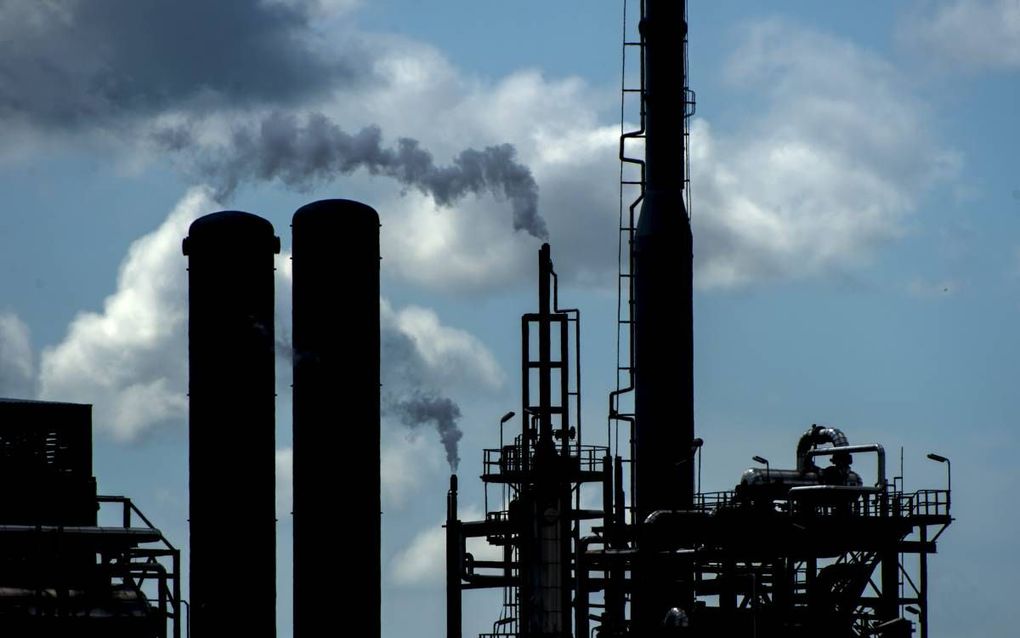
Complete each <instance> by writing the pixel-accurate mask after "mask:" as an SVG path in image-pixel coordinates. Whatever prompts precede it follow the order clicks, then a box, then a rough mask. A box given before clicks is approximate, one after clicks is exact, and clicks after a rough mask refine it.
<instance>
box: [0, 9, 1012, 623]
mask: <svg viewBox="0 0 1020 638" xmlns="http://www.w3.org/2000/svg"><path fill="white" fill-rule="evenodd" d="M709 4H710V3H695V4H694V6H692V7H691V8H690V25H691V35H690V55H691V60H690V66H691V85H692V88H694V89H695V90H696V91H697V96H698V106H697V115H696V117H695V118H694V120H693V123H692V149H691V159H692V168H691V170H692V179H693V200H694V204H693V221H694V230H695V262H696V275H695V278H696V283H697V293H696V299H695V319H696V336H695V342H696V392H697V396H696V401H697V404H696V416H697V430H698V434H699V436H702V437H703V438H704V439H705V441H706V444H705V448H704V487H705V489H706V490H721V489H728V488H731V487H732V486H733V484H735V483H736V481H737V480H738V478H739V475H740V472H741V471H742V470H743V469H744V468H745V467H746V466H748V465H749V464H750V457H751V456H753V455H756V454H758V455H762V456H765V457H767V458H769V459H770V460H771V461H772V463H773V465H774V466H776V467H786V466H792V464H793V460H794V459H793V452H794V446H795V444H796V440H797V437H798V436H799V434H800V433H801V432H802V431H803V430H805V429H806V428H807V426H809V425H810V424H811V423H815V422H818V423H825V424H829V425H835V426H838V427H841V428H842V429H843V430H844V431H845V432H846V433H847V435H848V437H849V438H850V440H851V442H852V443H863V442H871V441H877V442H880V443H883V444H884V445H885V446H886V448H887V449H889V450H892V451H893V456H897V457H898V455H897V454H896V453H897V452H898V451H899V449H900V447H901V446H902V447H903V450H904V474H905V482H906V486H907V488H908V489H917V488H922V487H941V486H943V484H944V480H945V476H944V473H943V472H944V467H942V466H939V465H936V464H934V463H931V462H930V461H927V460H925V458H924V455H925V453H927V452H929V451H935V452H939V453H942V454H944V455H947V456H949V457H950V458H951V459H952V460H953V463H954V465H955V467H956V475H955V477H954V479H955V480H954V487H955V491H954V514H955V515H956V516H957V517H958V521H957V523H956V524H954V526H953V527H952V528H951V529H950V530H949V532H947V534H946V535H945V536H944V537H943V538H942V540H941V541H940V545H939V554H938V555H937V556H936V557H935V558H934V559H933V561H932V563H931V564H932V575H933V582H932V586H931V602H932V614H931V617H932V624H933V631H932V634H931V635H932V636H971V635H989V636H995V635H1010V634H1011V633H1012V630H1013V629H1014V628H1015V626H1016V624H1017V622H1018V621H1020V617H1018V614H1017V606H1016V605H1015V604H1014V603H1013V601H1012V596H1011V593H1012V592H1014V591H1016V588H1017V586H1018V585H1020V582H1018V580H1017V576H1016V574H1018V573H1020V554H1017V553H1016V552H1015V551H1014V545H1015V539H1016V537H1017V535H1018V534H1020V516H1018V514H1017V511H1016V507H1015V504H1016V502H1017V496H1016V493H1015V485H1016V483H1017V481H1018V480H1020V471H1018V470H1017V467H1016V466H1017V460H1016V458H1015V452H1014V450H1016V449H1017V448H1018V447H1020V435H1018V428H1017V425H1016V418H1017V416H1016V415H1017V414H1018V412H1020V410H1018V409H1017V408H1018V407H1020V406H1018V404H1020V401H1018V399H1017V398H1016V392H1015V390H1014V387H1015V380H1016V379H1017V378H1018V377H1020V375H1018V372H1020V364H1018V363H1017V362H1018V361H1020V337H1018V335H1017V331H1016V326H1017V325H1018V321H1017V319H1018V315H1020V222H1018V218H1020V174H1018V166H1020V162H1018V159H1020V151H1018V148H1020V125H1018V124H1017V123H1016V112H1017V108H1018V106H1020V3H1018V2H1016V0H971V1H960V0H950V1H946V2H928V1H920V0H918V1H904V2H901V3H895V4H893V3H885V4H882V5H881V6H879V5H878V4H877V3H876V4H874V5H869V6H868V7H867V8H866V9H861V8H859V3H849V2H847V3H839V4H837V3H816V2H808V1H794V0H784V1H781V2H774V3H770V5H769V6H768V8H763V7H761V6H759V4H757V3H741V2H729V3H711V4H712V6H711V7H709ZM621 18H622V7H621V6H620V3H619V2H597V3H596V2H591V1H590V0H588V1H584V0H557V1H556V2H538V1H537V0H529V1H524V2H512V3H484V2H483V3H479V2H468V1H467V0H447V1H445V2H442V3H438V4H437V3H426V2H422V1H421V0H372V1H371V2H368V1H367V0H262V1H256V0H218V1H217V2H208V1H205V0H177V1H176V2H167V1H164V0H99V1H89V2H86V1H84V0H0V130H2V131H3V144H2V145H0V189H2V192H3V195H4V205H3V213H2V214H0V265H2V267H0V289H2V290H3V291H4V296H3V300H2V302H0V395H7V396H16V397H40V398H45V399H55V400H66V401H80V402H87V403H92V404H93V405H94V406H95V407H94V419H95V429H96V451H95V455H96V474H97V477H98V479H99V484H100V489H101V491H103V492H105V493H123V494H128V495H130V496H131V497H132V498H134V499H135V500H136V501H137V502H138V503H139V505H140V506H141V507H142V509H143V510H144V511H146V512H147V513H148V514H149V515H150V517H151V518H152V519H153V520H154V521H155V522H157V524H159V525H160V526H161V527H162V528H163V529H164V531H165V532H166V533H167V534H168V535H169V537H170V538H171V540H172V541H174V542H175V543H176V544H177V545H178V546H181V547H185V546H186V544H187V527H186V519H187V492H186V480H187V477H186V467H187V458H186V450H187V441H186V434H187V427H186V420H185V414H186V407H187V404H186V399H185V392H186V385H187V379H186V370H187V362H186V334H185V332H186V317H187V307H186V287H185V285H184V283H185V260H184V257H183V256H182V255H181V254H180V240H181V238H182V237H183V236H184V235H185V234H186V229H187V226H188V224H189V223H190V222H191V221H192V220H193V219H194V218H195V217H196V216H199V215H202V214H205V213H208V212H213V211H215V210H220V209H223V208H227V207H229V208H238V209H242V210H248V211H251V212H254V213H257V214H260V215H263V216H265V217H266V218H268V219H270V220H271V221H272V222H273V223H274V225H275V227H276V229H277V233H278V234H279V235H281V238H282V240H283V246H284V254H283V255H281V256H280V258H279V261H278V280H277V289H278V297H279V302H278V325H279V327H280V331H281V336H283V337H285V336H286V330H287V325H288V323H289V319H288V318H289V301H288V299H289V286H290V282H289V262H288V260H287V251H288V249H289V241H290V237H289V232H288V224H289V218H290V215H291V214H292V213H293V211H294V210H295V209H296V208H298V207H299V206H301V205H302V204H304V203H307V202H309V201H312V200H314V199H319V198H324V197H348V198H354V199H360V200H363V201H365V202H367V203H369V204H371V205H372V206H374V207H375V208H376V209H378V210H379V212H380V214H381V218H382V223H383V229H382V233H383V234H382V242H383V246H382V249H383V256H384V260H383V299H382V301H381V303H382V316H383V344H384V350H383V355H384V362H383V365H384V371H383V376H384V382H385V383H386V389H387V390H386V391H387V401H388V402H389V404H388V405H390V409H388V411H387V414H388V416H387V418H386V420H385V422H384V424H383V434H382V443H383V458H382V471H383V488H384V493H383V505H384V510H385V514H384V518H383V525H384V527H383V537H384V538H383V555H382V564H383V574H384V582H383V595H384V598H383V600H384V611H383V613H384V619H383V628H384V634H385V635H386V636H387V637H390V638H396V637H397V636H402V635H408V634H409V633H411V632H412V631H413V633H414V635H419V636H425V637H429V636H441V635H442V634H443V631H444V620H443V617H442V614H441V612H437V611H436V610H441V609H442V598H443V591H442V577H441V573H440V572H441V565H442V556H441V551H442V535H441V530H440V528H439V525H440V522H441V519H442V518H443V512H444V507H443V500H444V493H445V486H446V484H447V477H448V474H449V465H448V460H450V459H453V458H456V457H457V456H459V457H460V473H461V475H462V476H464V477H472V476H477V475H478V473H479V469H480V452H479V450H480V448H481V447H483V446H486V445H487V446H490V447H493V446H495V444H496V440H497V439H496V437H497V436H498V429H497V427H496V426H497V424H498V419H499V417H500V416H501V415H502V414H503V413H505V412H506V411H507V410H509V409H513V408H514V407H515V406H516V405H518V403H519V401H518V399H517V388H518V386H519V382H518V373H517V366H518V362H519V359H518V343H517V342H518V334H517V332H518V329H517V326H519V323H518V321H519V320H518V316H519V315H520V314H521V313H522V312H526V311H529V310H531V309H532V308H533V306H534V304H535V301H534V295H533V281H532V280H533V277H534V263H535V254H536V250H537V248H538V246H539V244H540V242H541V240H542V239H544V238H548V239H549V241H550V242H551V244H552V247H553V257H554V260H555V262H556V266H557V271H558V272H559V273H560V274H561V282H562V286H563V289H562V291H561V295H562V298H563V299H564V300H568V301H569V303H570V305H576V306H579V307H580V308H581V309H582V312H583V321H584V326H585V329H584V343H583V349H584V351H583V354H584V361H585V362H586V366H585V369H584V379H585V386H584V388H583V390H584V393H585V403H584V405H585V419H586V420H585V424H586V431H587V432H590V433H593V436H595V437H596V439H595V440H593V441H592V442H600V441H599V440H598V438H597V437H598V436H599V434H598V433H602V432H604V431H605V404H606V398H605V397H606V392H607V391H608V389H609V388H610V387H611V385H612V383H613V369H614V366H615V333H614V321H615V312H616V299H615V268H616V233H615V224H616V223H617V222H616V216H617V207H618V203H619V195H618V191H617V185H616V180H617V175H618V165H617V162H616V160H615V157H616V145H617V136H618V134H619V128H620V122H619V83H620V38H621V35H620V34H621ZM337 285H338V290H339V292H338V297H340V298H342V289H343V282H338V284H337ZM278 378H279V386H280V387H279V396H280V399H279V403H278V424H279V425H278V434H277V440H278V443H277V444H278V448H279V452H278V455H277V458H278V479H279V480H278V486H279V487H278V509H279V520H280V524H279V536H280V545H279V550H278V554H279V559H280V565H281V569H280V574H281V575H280V578H281V580H280V588H279V599H280V603H281V604H280V613H279V619H280V620H279V622H280V632H279V635H280V636H284V637H285V636H289V635H290V593H289V588H290V582H289V571H288V570H289V552H290V543H289V540H288V536H289V533H290V523H289V520H288V512H289V511H290V509H289V498H290V497H289V483H288V476H289V462H290V454H289V440H290V417H289V414H290V401H289V383H290V375H289V371H288V370H287V369H286V364H285V363H284V362H283V360H282V359H281V362H280V364H279V371H278ZM414 399H426V401H425V403H426V404H427V407H428V408H430V409H431V410H432V412H430V413H429V414H427V415H425V416H427V417H428V418H425V419H424V420H425V422H424V423H418V422H417V421H419V420H421V418H420V417H422V415H421V414H420V411H418V412H416V411H414V410H411V409H409V408H408V407H407V406H408V401H412V400H414ZM454 427H455V428H459V429H460V430H461V431H462V432H463V438H460V439H459V440H458V439H457V437H456V436H455V435H451V429H450V428H454ZM437 429H438V430H440V431H439V432H437ZM441 434H443V435H444V436H441ZM444 444H445V446H444ZM454 445H456V446H459V447H458V448H457V449H453V448H452V446H454ZM893 467H894V468H895V469H896V470H898V469H899V464H898V462H896V463H893ZM462 485H464V490H463V492H462V502H463V503H464V504H465V509H466V510H468V511H473V512H475V513H476V514H478V515H480V513H481V507H482V493H481V490H480V486H479V485H478V484H477V483H475V482H474V481H471V480H464V481H463V482H462ZM475 600H476V601H477V603H476V604H471V605H468V606H467V608H468V609H469V610H470V611H469V618H468V621H467V624H466V627H465V629H466V631H468V632H471V631H480V630H484V629H485V628H486V626H487V625H488V624H489V623H491V622H492V620H494V619H495V618H496V617H497V616H498V611H499V609H498V601H497V600H496V599H495V598H492V597H488V598H487V597H485V596H479V597H478V598H476V599H475Z"/></svg>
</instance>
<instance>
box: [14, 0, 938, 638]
mask: <svg viewBox="0 0 1020 638" xmlns="http://www.w3.org/2000/svg"><path fill="white" fill-rule="evenodd" d="M625 23H626V18H625ZM626 24H629V31H628V30H627V27H626V26H625V31H626V33H625V37H624V42H623V51H624V68H625V69H626V68H627V64H628V62H627V61H628V60H629V61H630V62H629V63H630V64H631V65H633V68H634V69H636V72H635V73H633V74H630V75H628V74H627V73H624V76H625V78H630V79H631V80H633V82H632V83H631V84H627V83H626V80H625V85H624V87H623V92H622V95H623V100H624V101H625V102H626V101H628V100H629V101H630V103H631V104H633V105H634V107H635V109H634V111H635V112H636V113H638V114H639V118H638V119H639V121H638V122H636V127H635V128H634V129H633V130H628V131H625V132H623V133H622V134H621V137H620V142H619V160H620V162H621V165H622V169H621V173H620V175H621V178H620V192H621V201H622V202H623V203H622V205H621V207H620V219H619V226H618V230H619V237H618V239H619V246H620V259H619V273H618V277H617V282H616V283H617V284H618V294H619V299H620V303H619V313H618V316H617V318H616V319H617V330H618V332H617V337H618V342H619V346H620V348H619V353H620V354H619V356H618V359H619V360H618V361H617V366H616V368H617V369H616V371H615V372H616V378H617V387H616V388H615V390H613V391H612V392H611V393H610V394H609V396H607V397H605V399H604V404H605V405H607V407H608V410H607V415H608V418H607V420H606V422H605V424H604V427H603V424H602V423H599V424H598V425H597V426H592V425H591V424H584V427H582V419H581V412H582V389H583V388H582V384H581V374H582V370H583V367H582V363H581V357H580V352H581V344H580V341H581V334H582V333H581V312H580V310H579V309H577V308H572V307H569V302H567V301H566V299H567V298H568V297H569V293H567V292H565V291H561V289H560V285H559V276H558V275H559V273H558V272H557V270H556V267H555V265H554V264H555V246H552V245H550V244H549V243H544V244H542V246H541V248H540V250H539V252H538V259H537V273H538V277H537V297H538V303H537V307H536V308H534V309H532V310H529V311H528V312H525V313H524V314H523V315H522V316H521V321H520V328H521V333H520V338H521V342H520V343H521V353H520V384H521V397H520V403H519V405H513V406H501V407H502V408H503V409H502V410H500V412H504V411H505V413H506V415H505V417H504V418H503V419H502V420H501V422H500V439H499V441H498V445H497V446H494V447H492V448H489V449H485V450H483V451H482V474H481V476H480V480H481V484H482V491H483V494H484V502H485V508H484V516H483V517H482V518H481V519H479V520H468V519H464V518H461V517H462V515H463V511H462V509H461V504H460V496H461V493H462V490H463V489H464V488H465V487H466V484H467V481H466V480H462V479H461V478H460V477H458V476H457V475H456V474H453V475H451V476H450V478H449V486H448V493H447V502H446V513H445V516H446V519H445V586H446V592H445V593H446V614H445V625H446V636H447V638H465V636H464V633H465V632H464V628H463V618H464V615H465V604H466V601H470V600H471V597H472V596H473V595H475V591H476V590H494V591H495V592H498V594H499V595H500V596H501V600H502V608H501V611H500V613H499V615H498V616H497V617H494V618H493V619H492V625H491V631H487V632H485V633H483V634H481V636H480V638H572V637H573V638H589V637H592V636H594V637H600V638H627V637H633V638H652V637H664V636H677V637H682V636H692V637H693V636H747V637H749V638H751V637H754V638H757V637H762V638H770V637H775V638H779V637H789V638H800V637H803V638H807V637H809V636H812V637H813V636H831V637H834V638H857V637H865V636H879V637H882V636H884V637H890V638H907V637H909V636H911V635H914V634H917V635H918V636H920V637H921V638H927V637H928V636H929V635H931V634H932V632H931V630H930V627H929V624H930V623H929V609H930V608H929V602H928V590H929V583H930V580H931V578H930V576H929V558H930V556H931V555H932V554H934V553H935V551H936V547H937V545H936V544H937V542H938V541H939V540H940V539H941V537H942V534H943V532H944V531H945V530H946V529H947V528H948V526H949V525H950V524H951V523H952V521H953V518H952V516H951V510H950V504H951V492H950V486H949V485H947V486H946V488H945V489H940V488H939V489H936V488H930V489H929V488H925V489H917V490H913V491H906V490H905V489H904V487H903V483H902V476H896V475H893V471H894V470H892V469H891V466H892V462H891V461H890V459H889V458H887V452H886V449H885V448H884V447H883V445H882V443H881V442H877V441H867V440H857V439H855V438H854V432H853V431H852V428H849V427H847V428H845V429H844V426H843V425H841V424H830V423H823V424H818V423H803V424H796V425H795V426H791V431H790V435H789V452H790V454H789V459H790V460H789V462H788V464H784V462H781V461H778V460H777V461H776V466H775V467H774V466H773V464H772V461H770V460H769V459H766V458H763V457H760V456H756V457H754V461H755V462H756V464H757V465H756V466H755V467H751V468H749V469H747V470H746V471H745V472H744V473H743V474H742V475H741V476H734V477H733V480H732V482H731V483H730V484H727V485H721V486H717V487H716V488H715V489H712V490H706V489H704V488H703V486H702V484H701V471H700V468H701V449H702V447H703V446H704V445H707V444H709V443H710V442H712V441H713V440H717V439H719V438H721V437H722V436H723V433H720V432H714V431H708V430H700V429H699V428H697V427H696V424H695V416H694V415H695V410H694V397H695V392H694V346H693V343H694V289H693V276H694V274H693V255H694V251H695V250H696V246H697V238H696V237H694V236H693V234H692V227H691V223H690V209H691V199H690V191H691V188H690V186H691V181H690V180H691V178H690V158H689V155H690V153H689V148H690V144H689V138H690V130H689V122H690V118H691V117H692V116H693V114H694V110H695V106H696V100H695V94H694V91H692V90H691V88H690V87H689V86H688V81H687V78H688V58H687V29H688V25H687V14H686V3H684V2H678V1H674V0H642V1H641V2H640V9H639V15H638V16H636V17H633V16H632V17H631V18H630V22H629V23H626ZM291 237H292V242H291V246H292V256H291V260H292V261H291V266H292V273H293V274H292V276H293V288H292V295H293V296H292V304H291V307H292V330H293V335H292V336H293V339H292V344H291V351H290V352H289V356H290V359H291V361H292V365H293V468H294V469H293V512H292V514H293V539H294V540H293V546H294V553H293V574H294V576H293V628H294V629H293V632H294V636H296V637H297V638H309V637H310V636H313V635H323V633H324V632H323V628H324V627H336V626H337V614H338V612H337V610H336V604H337V594H336V592H335V591H332V590H331V588H330V587H329V586H326V585H324V583H323V578H324V574H325V575H329V576H330V577H336V575H343V574H356V575H357V577H356V583H357V586H356V587H351V588H350V589H351V590H352V591H349V592H345V593H344V600H343V603H344V605H345V606H347V608H350V609H354V610H357V612H358V614H359V615H360V618H361V619H360V621H359V625H358V626H359V629H358V631H360V632H364V633H365V634H366V635H367V636H368V637H369V638H378V637H379V636H380V635H381V622H380V614H381V582H382V577H383V576H382V570H381V567H380V553H381V497H380V493H381V487H380V466H379V457H380V419H381V414H380V398H381V397H380V367H381V363H380V310H379V300H380V277H379V270H380V258H381V257H380V239H379V238H380V217H379V215H378V214H377V213H376V211H375V210H374V209H373V208H372V207H370V206H368V205H366V204H363V203H360V202H357V201H353V200H348V199H327V200H320V201H316V202H313V203H310V204H308V205H306V206H303V207H302V208H300V209H299V210H298V211H297V212H295V213H294V215H293V218H292V225H291ZM182 239H183V242H182V245H181V248H182V253H183V257H186V260H187V272H188V301H189V305H188V355H189V359H188V371H189V374H188V379H189V381H188V383H189V386H188V423H189V426H188V446H189V460H188V463H189V466H188V476H189V488H188V489H189V493H188V503H189V520H188V524H189V532H190V535H189V538H188V539H187V547H188V551H187V562H188V569H187V579H188V582H187V587H186V591H187V596H186V598H185V596H184V594H183V592H184V591H185V589H184V588H183V587H182V581H183V579H184V570H183V569H182V564H181V556H182V553H181V550H179V549H178V546H177V545H175V544H172V543H171V542H170V541H169V540H168V539H167V538H165V536H164V534H163V533H162V532H161V531H160V530H159V529H158V528H157V527H156V525H154V524H153V523H152V522H150V520H149V519H148V518H146V516H145V515H144V514H143V513H142V511H141V510H140V509H139V508H138V507H137V506H136V505H135V504H134V503H133V502H132V501H131V499H130V498H128V497H126V496H104V495H100V494H98V492H97V483H96V477H95V476H94V474H93V472H94V470H93V467H92V461H93V459H92V416H91V408H90V406H88V405H81V404H73V403H58V402H42V401H27V400H15V399H2V400H0V460H2V464H0V473H2V474H3V475H4V477H6V478H7V483H8V485H10V484H14V483H17V484H19V485H21V486H25V487H23V488H21V489H19V490H16V491H15V490H11V491H10V492H9V493H8V494H7V500H6V502H5V506H4V507H3V508H2V509H0V563H2V565H3V569H2V570H0V633H2V634H3V635H14V636H21V635H25V636H27V635H32V636H36V637H39V638H49V637H53V638H56V637H57V636H108V637H111V638H113V637H125V638H127V637H129V636H130V637H137V638H143V637H145V638H149V637H151V638H156V637H159V638H168V637H172V638H180V637H181V636H192V635H194V636H196V638H209V637H213V636H228V635H238V636H260V637H263V636H266V637H271V636H275V628H276V626H277V612H278V609H277V570H278V565H277V559H276V547H277V519H278V517H280V516H284V515H286V513H284V512H278V511H277V506H276V502H275V493H276V492H275V491H276V466H275V463H276V461H275V453H276V450H277V444H278V441H277V440H276V405H277V396H276V388H277V386H276V380H277V370H276V367H277V349H278V344H277V331H276V326H275V321H276V317H275V316H274V308H275V299H276V295H277V291H276V289H275V275H274V271H275V269H276V268H277V267H278V264H277V255H278V254H279V253H280V250H281V242H280V238H279V237H278V236H277V235H276V230H275V229H274V228H273V226H272V224H271V223H270V222H269V221H268V220H266V219H264V218H262V217H259V216H257V215H254V214H251V213H248V212H243V211H220V212H214V213H211V214H208V215H205V216H203V217H200V218H199V219H197V220H196V221H194V222H193V223H192V224H191V226H190V228H189V230H188V235H187V237H184V238H182ZM178 257H181V255H178ZM183 264H184V262H183V260H182V262H181V267H182V268H183V267H184V265H183ZM338 282H343V292H342V297H341V296H340V295H339V294H338V292H337V288H338ZM325 304H328V309H329V312H326V311H325V308H326V307H327V306H326V305H325ZM351 335H355V338H351ZM603 345H604V344H603ZM352 369H354V370H356V374H351V370H352ZM341 396H342V397H343V399H342V400H341V399H338V397H341ZM600 400H601V399H600ZM504 428H506V429H507V430H509V431H510V435H509V436H508V437H506V438H505V439H504ZM592 441H595V443H592ZM349 450H357V459H358V462H357V463H355V462H351V458H353V457H352V456H349ZM928 458H929V459H931V460H932V461H934V462H937V463H942V464H945V466H946V470H947V472H948V471H949V470H950V461H949V459H947V458H946V457H944V456H941V455H939V454H935V453H931V454H928ZM323 468H328V470H329V471H328V480H327V479H326V478H324V476H325V475H326V473H325V472H324V471H323ZM865 468H867V469H865ZM351 486H357V487H356V489H353V488H352V487H351ZM341 489H342V491H343V494H342V495H340V496H338V495H337V492H338V491H340V490H341ZM340 498H342V499H343V510H342V511H343V513H344V515H345V516H346V515H349V516H352V517H356V519H357V521H358V526H357V530H356V533H357V546H356V548H354V549H351V548H350V547H344V548H343V549H342V550H340V549H337V547H336V546H335V543H334V540H335V538H336V537H337V535H338V534H340V533H341V532H340V531H339V528H340V527H342V526H343V523H342V522H338V520H337V516H338V511H337V508H336V507H334V504H335V503H336V502H337V499H340ZM101 510H105V511H111V510H115V511H116V515H115V517H116V518H117V519H118V520H119V524H117V525H109V524H103V523H102V520H105V519H101V517H100V515H99V512H100V511H101ZM350 531H351V530H349V529H347V530H346V531H344V532H343V533H350ZM183 540H184V539H179V540H178V541H177V543H178V544H180V543H181V542H182V541H183ZM478 542H483V543H485V544H487V545H489V546H491V548H494V551H493V552H491V553H492V554H498V555H499V558H498V559H493V558H485V559H482V558H476V557H475V556H474V555H473V553H472V552H471V551H469V549H468V548H469V545H470V544H473V543H478ZM487 556H489V554H487ZM354 580H355V579H353V578H352V582H353V581H354ZM228 581H229V582H233V583H243V584H244V586H243V587H241V586H226V583H227V582H228ZM240 610H243V613H240ZM436 616H437V617H436V618H435V619H433V620H434V622H436V623H440V622H442V621H441V620H440V619H439V618H438V616H439V614H437V615H436ZM345 627H346V626H345ZM345 630H349V629H345Z"/></svg>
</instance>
